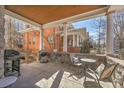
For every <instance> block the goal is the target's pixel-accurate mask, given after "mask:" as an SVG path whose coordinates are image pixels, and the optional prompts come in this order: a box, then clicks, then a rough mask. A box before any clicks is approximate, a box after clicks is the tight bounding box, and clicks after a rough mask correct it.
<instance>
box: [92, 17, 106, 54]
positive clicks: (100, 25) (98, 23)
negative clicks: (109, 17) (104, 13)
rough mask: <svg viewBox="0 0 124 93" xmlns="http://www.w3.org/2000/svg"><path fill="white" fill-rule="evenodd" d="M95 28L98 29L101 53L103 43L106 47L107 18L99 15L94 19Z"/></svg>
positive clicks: (99, 50) (99, 51)
mask: <svg viewBox="0 0 124 93" xmlns="http://www.w3.org/2000/svg"><path fill="white" fill-rule="evenodd" d="M93 28H94V29H96V32H97V41H98V42H97V48H98V51H97V52H98V53H99V54H100V53H101V52H102V51H101V48H102V45H103V47H105V46H104V45H105V33H106V18H105V17H98V18H96V19H94V20H93Z"/></svg>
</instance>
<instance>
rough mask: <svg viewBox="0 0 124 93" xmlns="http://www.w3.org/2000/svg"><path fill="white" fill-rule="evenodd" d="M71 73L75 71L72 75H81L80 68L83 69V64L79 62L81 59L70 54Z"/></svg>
mask: <svg viewBox="0 0 124 93" xmlns="http://www.w3.org/2000/svg"><path fill="white" fill-rule="evenodd" d="M69 67H70V69H71V71H74V72H73V73H72V74H71V75H74V74H77V75H79V74H80V72H82V71H80V67H82V63H81V62H80V60H79V57H77V56H75V55H74V54H70V65H69Z"/></svg>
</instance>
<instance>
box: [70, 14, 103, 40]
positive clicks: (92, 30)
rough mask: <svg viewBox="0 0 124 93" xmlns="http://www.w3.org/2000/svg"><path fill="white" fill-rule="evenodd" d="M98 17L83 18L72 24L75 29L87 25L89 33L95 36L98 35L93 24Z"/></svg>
mask: <svg viewBox="0 0 124 93" xmlns="http://www.w3.org/2000/svg"><path fill="white" fill-rule="evenodd" d="M103 17H104V18H105V16H103ZM98 18H99V17H97V18H93V19H89V20H83V21H79V22H75V23H72V25H73V26H74V28H75V29H78V28H84V27H85V28H86V30H87V32H89V35H90V36H92V37H94V38H95V37H96V36H97V31H96V29H95V28H94V27H93V24H94V19H98Z"/></svg>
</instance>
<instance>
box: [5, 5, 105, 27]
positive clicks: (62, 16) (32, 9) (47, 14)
mask: <svg viewBox="0 0 124 93" xmlns="http://www.w3.org/2000/svg"><path fill="white" fill-rule="evenodd" d="M5 10H6V14H8V15H12V16H14V15H16V17H17V18H20V19H24V21H26V22H29V23H31V22H32V23H33V24H35V25H37V26H41V25H43V27H44V28H47V27H50V26H54V25H57V24H59V23H64V22H74V21H76V20H80V19H84V18H89V17H91V16H94V15H100V14H103V13H105V12H106V11H107V6H105V5H37V6H36V5H23V6H21V5H20V6H14V5H6V6H5ZM13 14H14V15H13Z"/></svg>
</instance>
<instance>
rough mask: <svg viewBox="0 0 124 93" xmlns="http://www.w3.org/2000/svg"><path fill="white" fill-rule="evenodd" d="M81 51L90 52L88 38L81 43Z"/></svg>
mask: <svg viewBox="0 0 124 93" xmlns="http://www.w3.org/2000/svg"><path fill="white" fill-rule="evenodd" d="M81 53H90V44H89V39H86V40H84V41H83V43H82V47H81Z"/></svg>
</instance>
